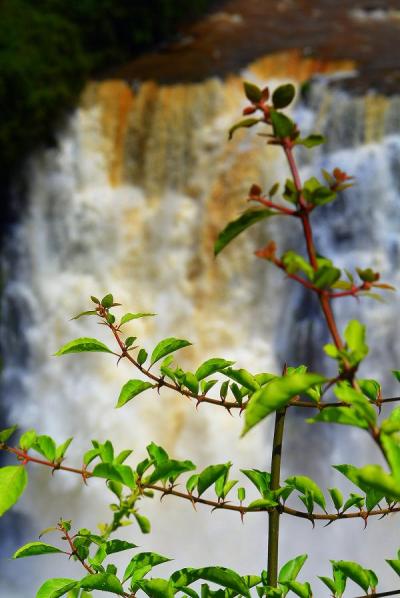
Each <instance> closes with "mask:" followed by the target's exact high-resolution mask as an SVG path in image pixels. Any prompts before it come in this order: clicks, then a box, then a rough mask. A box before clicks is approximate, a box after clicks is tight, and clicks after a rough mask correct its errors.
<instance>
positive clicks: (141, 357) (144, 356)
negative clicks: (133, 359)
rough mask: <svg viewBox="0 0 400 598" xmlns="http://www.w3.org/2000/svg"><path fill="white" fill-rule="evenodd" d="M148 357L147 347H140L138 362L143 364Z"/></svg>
mask: <svg viewBox="0 0 400 598" xmlns="http://www.w3.org/2000/svg"><path fill="white" fill-rule="evenodd" d="M147 357H148V353H147V351H146V350H145V349H140V350H139V353H138V354H137V362H138V364H139V365H143V364H144V362H145V361H146V359H147Z"/></svg>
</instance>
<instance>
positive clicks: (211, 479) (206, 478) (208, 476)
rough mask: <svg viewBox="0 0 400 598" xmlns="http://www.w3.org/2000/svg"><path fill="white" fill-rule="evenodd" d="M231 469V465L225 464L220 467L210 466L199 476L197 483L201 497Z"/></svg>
mask: <svg viewBox="0 0 400 598" xmlns="http://www.w3.org/2000/svg"><path fill="white" fill-rule="evenodd" d="M229 467H230V463H228V464H227V463H224V464H220V465H209V466H208V467H206V468H205V469H204V470H203V471H202V472H201V473H200V474H199V478H198V481H197V491H198V493H199V496H201V495H202V494H203V492H205V491H206V490H207V488H209V487H210V486H212V484H214V483H215V482H216V481H217V480H218V478H220V477H221V476H224V475H225V474H226V472H227V471H228V470H229Z"/></svg>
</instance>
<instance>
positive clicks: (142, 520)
mask: <svg viewBox="0 0 400 598" xmlns="http://www.w3.org/2000/svg"><path fill="white" fill-rule="evenodd" d="M133 515H134V517H135V519H136V522H137V524H138V526H139V527H140V531H141V532H142V534H149V533H150V531H151V525H150V521H149V520H148V519H147V517H145V516H144V515H141V514H140V513H134V514H133Z"/></svg>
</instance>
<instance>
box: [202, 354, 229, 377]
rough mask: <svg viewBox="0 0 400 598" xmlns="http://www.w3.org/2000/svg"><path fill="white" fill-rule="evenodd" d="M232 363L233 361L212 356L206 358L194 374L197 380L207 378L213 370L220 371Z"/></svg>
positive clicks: (213, 372)
mask: <svg viewBox="0 0 400 598" xmlns="http://www.w3.org/2000/svg"><path fill="white" fill-rule="evenodd" d="M234 363H235V362H234V361H227V360H226V359H221V358H219V357H213V358H212V359H207V361H205V362H204V363H202V364H201V366H200V367H198V368H197V370H196V373H195V376H196V378H197V380H203V378H207V376H211V374H215V372H222V371H223V370H224V369H226V368H227V367H229V366H230V365H233V364H234Z"/></svg>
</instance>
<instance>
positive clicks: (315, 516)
mask: <svg viewBox="0 0 400 598" xmlns="http://www.w3.org/2000/svg"><path fill="white" fill-rule="evenodd" d="M0 450H5V451H7V452H8V453H11V454H13V455H16V457H17V458H18V459H19V460H20V461H22V463H23V464H26V463H36V464H38V465H44V466H46V467H49V468H51V469H52V470H53V472H54V471H55V470H60V471H68V472H70V473H75V474H77V475H80V476H81V477H82V478H83V479H84V480H86V479H89V478H92V477H95V476H93V472H92V471H90V470H87V469H85V468H82V469H78V468H76V467H67V466H66V465H62V464H59V463H53V462H52V461H46V460H45V459H38V458H36V457H32V456H31V455H29V454H28V453H26V452H25V451H23V450H21V449H18V448H15V447H12V446H8V445H7V444H5V443H3V444H0ZM140 489H141V490H154V491H155V492H160V493H161V494H162V495H171V496H176V497H178V498H182V499H184V500H188V501H190V502H191V503H192V504H202V505H207V506H209V507H212V508H213V509H215V510H217V509H220V510H226V511H236V512H237V513H240V514H241V515H244V514H246V513H260V512H264V513H265V512H269V511H270V510H271V508H278V510H279V511H280V512H281V513H285V514H287V515H291V516H293V517H299V518H301V519H308V520H309V521H314V520H315V521H336V520H339V519H354V518H359V517H360V518H362V519H364V520H365V519H366V518H367V517H370V516H375V515H380V516H385V515H390V514H391V513H398V512H400V506H397V507H388V508H386V509H375V510H373V511H365V510H362V509H361V510H359V511H355V512H351V513H340V512H339V513H308V512H305V511H298V510H297V509H292V508H291V507H287V506H286V505H283V504H279V506H278V507H270V508H265V507H258V508H255V509H249V508H248V507H244V506H242V505H232V504H230V503H229V502H219V501H214V500H208V499H205V498H200V497H198V496H195V495H194V494H189V493H186V492H179V491H178V490H175V487H174V486H159V485H157V484H146V483H141V484H140Z"/></svg>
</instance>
